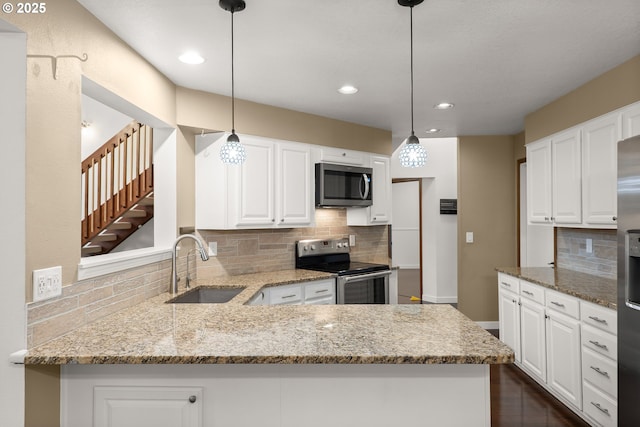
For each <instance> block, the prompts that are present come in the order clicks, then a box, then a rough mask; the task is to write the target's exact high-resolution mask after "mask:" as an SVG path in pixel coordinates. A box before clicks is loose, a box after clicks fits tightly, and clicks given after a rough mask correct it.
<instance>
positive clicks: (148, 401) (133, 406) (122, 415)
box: [93, 386, 203, 427]
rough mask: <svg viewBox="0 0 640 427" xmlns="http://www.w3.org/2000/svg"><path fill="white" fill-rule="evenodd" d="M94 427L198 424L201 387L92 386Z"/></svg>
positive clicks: (186, 426) (197, 426)
mask: <svg viewBox="0 0 640 427" xmlns="http://www.w3.org/2000/svg"><path fill="white" fill-rule="evenodd" d="M93 396H94V400H93V426H94V427H201V426H203V423H202V388H201V387H160V386H154V387H131V386H95V387H94V389H93Z"/></svg>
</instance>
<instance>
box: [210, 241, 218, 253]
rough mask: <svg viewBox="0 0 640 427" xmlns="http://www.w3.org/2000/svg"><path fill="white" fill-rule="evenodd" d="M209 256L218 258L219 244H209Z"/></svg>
mask: <svg viewBox="0 0 640 427" xmlns="http://www.w3.org/2000/svg"><path fill="white" fill-rule="evenodd" d="M209 256H218V242H209Z"/></svg>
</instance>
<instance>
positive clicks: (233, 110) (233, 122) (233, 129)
mask: <svg viewBox="0 0 640 427" xmlns="http://www.w3.org/2000/svg"><path fill="white" fill-rule="evenodd" d="M233 75H234V72H233V9H231V133H236V101H235V99H236V97H235V89H234V87H235V81H234V77H233Z"/></svg>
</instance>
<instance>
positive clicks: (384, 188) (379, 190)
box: [347, 154, 392, 225]
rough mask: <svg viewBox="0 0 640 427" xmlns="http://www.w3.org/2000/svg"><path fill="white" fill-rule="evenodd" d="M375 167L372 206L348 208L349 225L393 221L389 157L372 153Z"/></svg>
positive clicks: (370, 164)
mask: <svg viewBox="0 0 640 427" xmlns="http://www.w3.org/2000/svg"><path fill="white" fill-rule="evenodd" d="M369 166H370V167H371V168H372V169H373V172H372V173H373V179H372V184H371V188H372V195H371V196H372V199H373V203H372V205H371V206H368V207H366V208H347V225H379V224H388V223H390V222H391V207H392V206H391V170H390V162H389V157H387V156H381V155H376V154H372V155H371V156H370V162H369Z"/></svg>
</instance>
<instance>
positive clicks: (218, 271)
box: [197, 209, 389, 280]
mask: <svg viewBox="0 0 640 427" xmlns="http://www.w3.org/2000/svg"><path fill="white" fill-rule="evenodd" d="M198 233H199V234H200V237H201V238H202V240H203V241H204V242H206V244H207V245H208V244H209V242H217V244H218V255H217V256H216V257H211V258H209V260H208V261H206V262H202V261H200V260H199V259H198V261H197V263H198V279H199V280H202V279H207V278H210V277H216V276H224V275H230V276H235V275H238V274H246V273H258V272H261V271H276V270H284V269H289V268H294V253H295V249H294V244H295V242H296V241H297V240H304V239H316V238H318V239H321V238H328V237H346V236H347V235H349V234H354V235H355V236H356V245H355V246H354V247H353V248H351V257H352V258H353V259H354V260H362V261H368V262H378V263H388V262H389V259H388V255H387V247H388V230H387V226H386V225H378V226H368V227H349V226H347V214H346V210H345V209H317V210H316V225H315V227H309V228H287V229H269V230H198Z"/></svg>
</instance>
